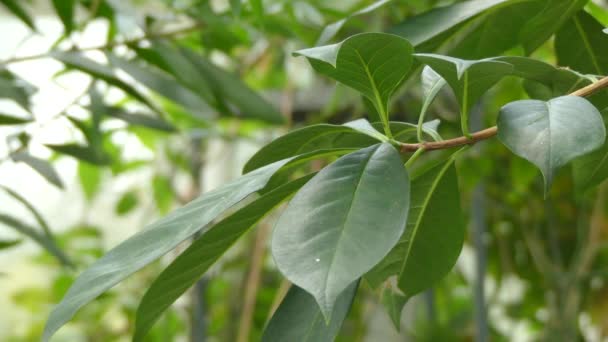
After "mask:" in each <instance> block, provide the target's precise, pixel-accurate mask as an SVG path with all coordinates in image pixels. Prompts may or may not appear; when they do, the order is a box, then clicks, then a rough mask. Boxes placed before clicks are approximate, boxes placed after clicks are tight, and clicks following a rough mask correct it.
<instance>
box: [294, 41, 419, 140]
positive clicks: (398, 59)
mask: <svg viewBox="0 0 608 342" xmlns="http://www.w3.org/2000/svg"><path fill="white" fill-rule="evenodd" d="M412 53H413V47H412V45H411V44H410V43H409V42H408V41H407V40H405V39H403V38H401V37H399V36H395V35H392V34H386V33H361V34H357V35H354V36H352V37H350V38H348V39H346V40H344V41H342V42H341V43H338V44H334V45H327V46H321V47H315V48H311V49H305V50H300V51H297V52H295V55H299V56H305V57H307V58H308V60H309V61H310V63H311V65H312V66H313V67H314V68H315V70H317V71H318V72H320V73H322V74H324V75H326V76H329V77H331V78H333V79H335V80H337V81H338V82H341V83H343V84H345V85H347V86H349V87H351V88H353V89H355V90H357V91H359V92H360V93H361V94H363V96H365V97H366V98H367V99H368V100H370V101H371V102H372V103H373V104H374V106H375V109H376V111H377V112H378V113H379V114H380V119H381V121H382V122H383V123H384V128H385V133H386V134H387V135H388V136H389V137H390V131H389V127H388V121H389V117H388V105H389V99H390V96H391V94H392V93H393V92H394V91H395V89H396V88H397V86H398V85H399V83H400V82H401V80H403V78H404V77H405V75H406V74H407V72H408V71H409V70H410V67H411V66H412Z"/></svg>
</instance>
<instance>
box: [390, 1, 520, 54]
mask: <svg viewBox="0 0 608 342" xmlns="http://www.w3.org/2000/svg"><path fill="white" fill-rule="evenodd" d="M508 3H509V1H508V0H473V1H464V2H458V3H456V4H453V5H450V6H444V7H438V8H435V9H432V10H430V11H428V12H425V13H422V14H420V15H417V16H414V17H411V18H407V19H406V20H405V21H404V22H403V23H401V24H399V25H396V26H394V27H393V28H391V29H390V31H389V32H391V33H394V34H397V35H400V36H402V37H404V38H405V39H407V40H409V41H410V42H411V43H412V44H413V45H414V46H416V48H417V49H416V50H417V51H429V50H431V49H433V48H434V46H435V45H436V43H435V42H433V41H436V40H437V39H439V38H447V37H446V33H449V32H450V31H453V30H454V29H457V28H460V27H461V26H462V25H463V24H465V23H466V22H467V21H469V20H470V19H472V18H474V17H476V16H478V15H480V14H482V13H484V12H486V11H488V10H490V9H493V8H497V7H500V6H503V5H507V4H508ZM441 40H443V39H441Z"/></svg>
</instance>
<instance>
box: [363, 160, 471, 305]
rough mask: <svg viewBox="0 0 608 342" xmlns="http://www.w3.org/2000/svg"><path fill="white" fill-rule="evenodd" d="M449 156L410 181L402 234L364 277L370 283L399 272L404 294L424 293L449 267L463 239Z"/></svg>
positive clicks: (454, 177) (454, 172) (450, 267)
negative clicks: (409, 205) (410, 195)
mask: <svg viewBox="0 0 608 342" xmlns="http://www.w3.org/2000/svg"><path fill="white" fill-rule="evenodd" d="M455 157H456V155H452V156H451V157H450V158H449V159H448V160H447V161H446V162H442V163H440V164H438V165H435V166H432V167H431V168H430V169H427V170H426V171H425V170H423V171H421V172H422V173H420V174H418V175H416V176H415V177H414V179H413V180H412V187H411V191H412V199H411V212H410V216H409V218H408V222H407V228H406V229H405V233H404V234H403V236H402V237H401V239H400V240H399V243H398V244H397V245H396V246H395V248H393V250H392V251H391V252H390V253H389V254H388V255H387V256H386V258H384V260H382V262H381V263H380V264H379V265H378V266H376V267H375V268H374V269H373V270H372V271H371V272H369V273H368V274H367V275H366V276H365V278H366V279H367V280H368V281H369V282H370V284H372V285H373V286H374V287H377V286H378V285H379V284H381V283H382V282H383V281H384V280H385V279H386V278H387V277H389V276H391V275H394V274H398V275H399V277H398V282H399V288H400V289H401V291H403V294H404V295H405V296H406V297H408V298H409V297H412V296H413V295H415V294H417V293H420V292H422V291H424V290H425V289H427V288H429V287H431V286H432V285H433V284H435V283H436V282H437V281H439V280H441V279H442V278H443V277H445V275H446V274H448V272H449V271H450V270H451V269H452V267H453V266H454V264H455V263H456V260H457V259H458V256H459V255H460V251H461V249H462V244H463V241H464V234H465V225H464V219H463V215H462V211H461V209H460V193H459V191H458V179H457V177H456V168H455V167H454V159H455Z"/></svg>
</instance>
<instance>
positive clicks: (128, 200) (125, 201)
mask: <svg viewBox="0 0 608 342" xmlns="http://www.w3.org/2000/svg"><path fill="white" fill-rule="evenodd" d="M138 202H139V199H138V197H137V193H136V192H135V191H129V192H127V193H125V194H124V195H123V196H122V197H121V198H120V199H119V200H118V203H116V208H115V212H116V214H118V215H125V214H128V213H129V212H130V211H132V210H133V209H135V207H137V203H138Z"/></svg>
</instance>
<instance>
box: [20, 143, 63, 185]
mask: <svg viewBox="0 0 608 342" xmlns="http://www.w3.org/2000/svg"><path fill="white" fill-rule="evenodd" d="M11 159H12V160H14V161H16V162H21V163H24V164H26V165H27V166H29V167H31V168H32V169H33V170H34V171H36V172H38V174H39V175H41V176H42V177H43V178H44V179H46V180H47V181H48V182H49V183H51V184H53V185H55V186H56V187H58V188H60V189H63V182H62V181H61V178H60V177H59V174H58V173H57V171H55V168H53V166H52V165H51V164H50V163H49V162H48V161H46V160H44V159H40V158H37V157H34V156H32V155H31V154H29V153H27V152H15V153H11Z"/></svg>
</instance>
